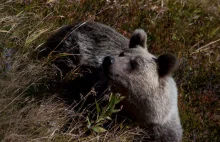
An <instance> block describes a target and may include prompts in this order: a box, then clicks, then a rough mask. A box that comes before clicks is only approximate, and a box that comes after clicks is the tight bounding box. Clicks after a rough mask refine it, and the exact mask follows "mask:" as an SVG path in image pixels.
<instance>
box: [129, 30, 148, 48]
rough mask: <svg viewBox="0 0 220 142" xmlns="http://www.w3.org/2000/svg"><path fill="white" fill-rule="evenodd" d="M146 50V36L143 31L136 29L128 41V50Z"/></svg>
mask: <svg viewBox="0 0 220 142" xmlns="http://www.w3.org/2000/svg"><path fill="white" fill-rule="evenodd" d="M138 45H139V46H141V47H143V48H147V34H146V33H145V31H144V30H143V29H136V30H135V31H134V32H133V34H132V36H131V39H130V43H129V48H136V47H137V46H138Z"/></svg>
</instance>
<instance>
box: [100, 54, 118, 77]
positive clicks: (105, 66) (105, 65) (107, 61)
mask: <svg viewBox="0 0 220 142" xmlns="http://www.w3.org/2000/svg"><path fill="white" fill-rule="evenodd" d="M114 62H115V59H114V58H113V57H111V56H107V57H105V58H104V60H103V62H102V68H103V71H104V73H105V75H108V72H109V67H110V66H111V65H112V64H114Z"/></svg>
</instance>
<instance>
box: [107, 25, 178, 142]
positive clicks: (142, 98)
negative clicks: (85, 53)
mask: <svg viewBox="0 0 220 142" xmlns="http://www.w3.org/2000/svg"><path fill="white" fill-rule="evenodd" d="M146 38H147V35H146V33H145V32H144V31H143V30H141V29H138V30H135V32H134V33H133V35H132V37H131V39H130V44H129V48H127V49H125V50H124V51H122V52H121V53H120V54H119V55H118V56H114V57H111V60H113V61H112V64H111V65H109V66H108V67H105V68H108V69H107V70H106V69H105V71H106V72H107V73H106V75H107V76H108V77H109V79H110V80H111V82H112V84H114V85H115V86H116V92H119V93H121V94H122V95H124V96H126V99H125V100H124V101H123V102H122V104H123V105H124V109H125V110H126V111H127V112H129V113H130V114H131V115H132V116H134V117H135V119H136V120H137V121H138V122H139V123H140V125H142V126H144V127H147V128H150V129H152V130H153V131H154V133H156V135H157V137H158V139H157V140H158V141H166V142H168V141H169V142H171V141H173V142H174V141H175V142H176V141H181V139H182V127H181V124H180V119H179V112H178V105H177V87H176V83H175V81H174V80H173V78H172V76H171V74H172V72H173V71H174V70H175V68H176V66H177V59H176V58H175V56H174V55H172V54H162V55H160V56H159V57H158V58H157V57H156V56H154V55H152V54H151V53H149V52H148V51H147V47H146ZM104 62H105V61H104ZM104 62H103V64H104Z"/></svg>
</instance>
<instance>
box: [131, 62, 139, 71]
mask: <svg viewBox="0 0 220 142" xmlns="http://www.w3.org/2000/svg"><path fill="white" fill-rule="evenodd" d="M130 64H131V68H132V70H134V69H135V68H136V67H137V65H138V64H137V62H136V61H135V60H131V61H130Z"/></svg>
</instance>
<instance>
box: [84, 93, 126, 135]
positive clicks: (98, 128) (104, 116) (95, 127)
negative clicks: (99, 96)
mask: <svg viewBox="0 0 220 142" xmlns="http://www.w3.org/2000/svg"><path fill="white" fill-rule="evenodd" d="M124 98H125V97H123V96H120V95H119V94H115V95H113V94H111V95H110V97H109V101H108V104H107V105H106V106H105V107H103V108H101V107H100V104H99V103H98V102H97V101H95V105H96V113H97V115H96V120H95V121H91V120H90V119H89V117H87V123H88V124H87V127H88V128H89V129H90V130H92V131H94V132H96V133H103V132H106V131H107V130H106V129H104V128H103V127H102V126H103V125H104V124H105V123H106V122H108V121H111V120H112V119H111V115H112V114H113V113H117V112H119V111H120V110H121V109H115V106H116V104H118V103H119V102H120V101H121V100H123V99H124Z"/></svg>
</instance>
